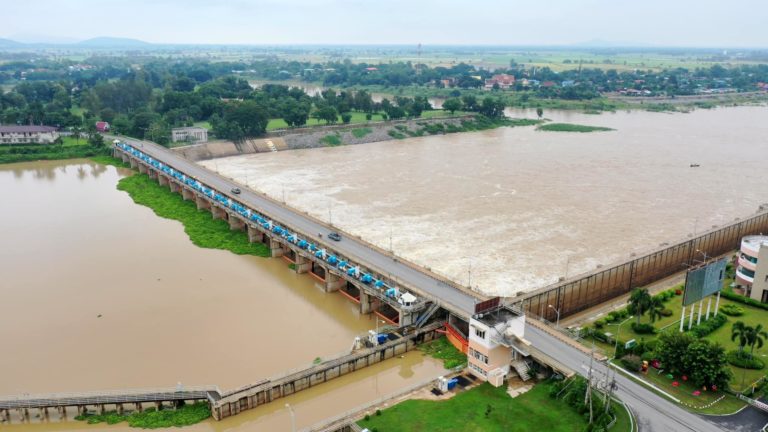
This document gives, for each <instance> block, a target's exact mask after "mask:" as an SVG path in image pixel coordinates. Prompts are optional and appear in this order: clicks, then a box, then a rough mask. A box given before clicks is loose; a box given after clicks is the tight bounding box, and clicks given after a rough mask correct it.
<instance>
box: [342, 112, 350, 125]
mask: <svg viewBox="0 0 768 432" xmlns="http://www.w3.org/2000/svg"><path fill="white" fill-rule="evenodd" d="M341 121H342V122H343V123H344V124H349V122H350V121H352V114H350V113H348V112H345V113H341Z"/></svg>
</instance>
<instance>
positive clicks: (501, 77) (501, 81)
mask: <svg viewBox="0 0 768 432" xmlns="http://www.w3.org/2000/svg"><path fill="white" fill-rule="evenodd" d="M496 85H498V87H499V88H501V89H508V88H512V87H514V86H515V76H514V75H508V74H496V75H494V76H492V77H490V78H488V79H487V80H485V88H486V89H489V90H490V89H492V88H494V86H496Z"/></svg>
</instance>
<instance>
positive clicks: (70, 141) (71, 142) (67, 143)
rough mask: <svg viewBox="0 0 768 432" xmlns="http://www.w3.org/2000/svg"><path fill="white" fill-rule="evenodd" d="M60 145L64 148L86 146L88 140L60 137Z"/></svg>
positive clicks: (84, 138) (85, 138)
mask: <svg viewBox="0 0 768 432" xmlns="http://www.w3.org/2000/svg"><path fill="white" fill-rule="evenodd" d="M61 141H62V145H63V146H64V147H72V146H81V145H88V138H87V137H82V136H81V137H80V138H75V137H71V136H63V137H61Z"/></svg>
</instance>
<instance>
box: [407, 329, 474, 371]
mask: <svg viewBox="0 0 768 432" xmlns="http://www.w3.org/2000/svg"><path fill="white" fill-rule="evenodd" d="M419 350H420V351H422V352H423V353H425V354H427V355H428V356H431V357H434V358H436V359H439V360H442V361H443V366H444V367H445V368H446V369H453V368H455V367H458V366H462V365H465V364H467V356H466V354H464V353H462V352H461V351H459V350H458V349H456V347H455V346H453V345H452V344H451V343H450V342H448V339H446V338H444V337H441V338H440V339H436V340H434V341H432V342H429V343H426V344H422V345H420V346H419Z"/></svg>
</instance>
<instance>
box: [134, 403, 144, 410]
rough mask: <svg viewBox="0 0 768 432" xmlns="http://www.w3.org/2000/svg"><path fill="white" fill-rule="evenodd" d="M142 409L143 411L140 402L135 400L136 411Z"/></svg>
mask: <svg viewBox="0 0 768 432" xmlns="http://www.w3.org/2000/svg"><path fill="white" fill-rule="evenodd" d="M142 411H144V406H142V405H141V402H136V412H142Z"/></svg>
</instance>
